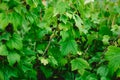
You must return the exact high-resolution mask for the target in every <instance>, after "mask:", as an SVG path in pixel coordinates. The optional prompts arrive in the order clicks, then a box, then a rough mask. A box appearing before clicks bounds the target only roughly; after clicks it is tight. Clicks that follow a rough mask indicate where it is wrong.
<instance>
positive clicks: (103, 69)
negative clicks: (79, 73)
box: [97, 66, 108, 77]
mask: <svg viewBox="0 0 120 80" xmlns="http://www.w3.org/2000/svg"><path fill="white" fill-rule="evenodd" d="M97 74H99V75H100V76H102V77H103V76H104V77H105V76H107V74H108V68H107V67H106V66H100V67H99V68H98V69H97Z"/></svg>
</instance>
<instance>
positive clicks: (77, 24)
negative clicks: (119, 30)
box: [73, 15, 88, 34]
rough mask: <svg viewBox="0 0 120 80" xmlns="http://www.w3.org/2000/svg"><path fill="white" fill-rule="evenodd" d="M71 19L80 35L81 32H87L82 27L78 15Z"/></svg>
mask: <svg viewBox="0 0 120 80" xmlns="http://www.w3.org/2000/svg"><path fill="white" fill-rule="evenodd" d="M73 19H74V20H75V24H76V26H77V27H78V29H79V31H80V33H81V32H82V33H85V34H86V33H87V32H88V31H87V29H86V27H85V26H84V25H83V21H82V19H81V18H80V17H79V16H78V15H74V16H73Z"/></svg>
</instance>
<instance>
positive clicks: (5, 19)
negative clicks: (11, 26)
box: [0, 13, 9, 30]
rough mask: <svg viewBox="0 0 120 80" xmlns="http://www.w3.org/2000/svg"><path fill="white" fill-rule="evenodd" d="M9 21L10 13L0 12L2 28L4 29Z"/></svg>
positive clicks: (0, 26) (0, 25)
mask: <svg viewBox="0 0 120 80" xmlns="http://www.w3.org/2000/svg"><path fill="white" fill-rule="evenodd" d="M8 23H9V18H8V15H6V14H5V13H0V29H2V30H4V29H5V28H6V27H7V25H8Z"/></svg>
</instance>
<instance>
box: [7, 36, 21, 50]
mask: <svg viewBox="0 0 120 80" xmlns="http://www.w3.org/2000/svg"><path fill="white" fill-rule="evenodd" d="M7 46H8V48H10V49H14V48H15V49H17V50H20V49H22V47H23V44H22V38H21V37H20V35H18V34H13V37H12V38H11V39H10V40H9V41H7Z"/></svg>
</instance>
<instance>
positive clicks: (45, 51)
mask: <svg viewBox="0 0 120 80" xmlns="http://www.w3.org/2000/svg"><path fill="white" fill-rule="evenodd" d="M55 32H56V31H53V34H52V35H51V36H50V40H49V42H48V44H47V46H46V48H45V50H44V52H43V56H44V55H45V53H47V51H48V49H49V47H50V44H51V41H52V39H53V37H54V35H55Z"/></svg>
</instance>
